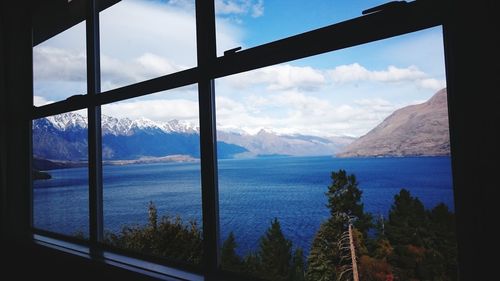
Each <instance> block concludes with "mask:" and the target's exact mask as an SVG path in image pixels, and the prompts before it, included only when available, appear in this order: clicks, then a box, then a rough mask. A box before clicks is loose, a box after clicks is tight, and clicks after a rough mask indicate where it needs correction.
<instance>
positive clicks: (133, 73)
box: [100, 0, 196, 91]
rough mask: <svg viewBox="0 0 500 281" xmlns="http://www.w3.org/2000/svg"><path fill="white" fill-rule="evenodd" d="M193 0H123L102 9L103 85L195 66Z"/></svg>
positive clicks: (106, 87) (117, 84)
mask: <svg viewBox="0 0 500 281" xmlns="http://www.w3.org/2000/svg"><path fill="white" fill-rule="evenodd" d="M195 23H196V22H195V12H194V0H187V1H134V0H124V1H119V2H118V3H117V4H115V5H113V6H111V7H109V8H108V9H106V10H104V11H102V12H101V13H100V37H101V39H100V42H101V80H102V90H103V91H107V90H111V89H114V88H118V87H122V86H126V85H129V84H133V83H136V82H141V81H144V80H148V79H151V78H156V77H159V76H162V75H166V74H170V73H173V72H177V71H180V70H184V69H187V68H190V67H194V66H196V27H195Z"/></svg>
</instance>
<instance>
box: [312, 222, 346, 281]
mask: <svg viewBox="0 0 500 281" xmlns="http://www.w3.org/2000/svg"><path fill="white" fill-rule="evenodd" d="M339 238H340V232H339V230H338V228H336V227H335V226H334V224H333V223H332V222H331V220H328V221H326V222H325V223H323V224H322V225H321V226H320V228H319V230H318V232H317V233H316V236H315V237H314V240H313V243H312V245H311V251H310V252H309V257H308V258H307V271H306V280H307V281H336V280H337V266H338V264H339V263H340V257H339V255H338V240H339Z"/></svg>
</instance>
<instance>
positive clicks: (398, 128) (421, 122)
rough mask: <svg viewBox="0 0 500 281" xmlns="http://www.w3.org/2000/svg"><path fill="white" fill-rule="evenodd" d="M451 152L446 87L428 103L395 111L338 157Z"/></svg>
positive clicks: (425, 154) (420, 154)
mask: <svg viewBox="0 0 500 281" xmlns="http://www.w3.org/2000/svg"><path fill="white" fill-rule="evenodd" d="M449 154H450V133H449V124H448V103H447V96H446V88H444V89H442V90H440V91H438V92H437V93H435V94H434V95H433V96H432V97H431V98H430V99H429V100H428V101H427V102H424V103H422V104H417V105H410V106H406V107H403V108H401V109H398V110H396V111H394V112H393V113H392V114H391V115H390V116H388V117H387V118H386V119H385V120H384V121H383V122H382V123H380V124H379V125H378V126H376V127H375V128H373V129H372V130H371V131H369V132H368V133H367V134H366V135H364V136H362V137H360V138H359V139H357V140H356V141H354V142H352V143H351V144H349V145H348V146H346V147H345V148H344V150H343V151H342V152H340V153H338V154H337V156H338V157H377V156H427V155H429V156H437V155H449Z"/></svg>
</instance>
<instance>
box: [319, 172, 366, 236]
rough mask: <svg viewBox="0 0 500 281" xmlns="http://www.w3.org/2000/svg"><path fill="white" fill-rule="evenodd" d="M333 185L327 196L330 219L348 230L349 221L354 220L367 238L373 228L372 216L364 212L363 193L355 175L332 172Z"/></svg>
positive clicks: (329, 188)
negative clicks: (369, 230)
mask: <svg viewBox="0 0 500 281" xmlns="http://www.w3.org/2000/svg"><path fill="white" fill-rule="evenodd" d="M331 179H332V184H331V185H330V186H329V187H328V191H327V192H326V193H325V195H326V196H327V197H328V204H327V207H328V208H329V209H330V217H331V218H332V219H334V220H335V222H336V223H339V224H340V225H341V227H342V228H343V229H347V225H348V224H349V222H350V221H349V220H347V219H346V218H347V217H348V218H350V219H352V221H353V222H354V225H355V227H356V228H357V229H358V230H360V231H361V232H362V233H363V235H364V236H365V237H366V234H367V231H368V229H369V228H370V227H371V220H372V218H371V215H370V214H367V213H365V212H364V205H363V203H361V195H362V194H363V192H362V191H361V190H360V189H359V187H358V182H357V180H356V176H355V175H354V174H351V175H347V173H346V171H345V170H342V169H341V170H339V171H338V172H332V174H331Z"/></svg>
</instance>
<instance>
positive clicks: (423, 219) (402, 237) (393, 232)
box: [386, 189, 427, 246]
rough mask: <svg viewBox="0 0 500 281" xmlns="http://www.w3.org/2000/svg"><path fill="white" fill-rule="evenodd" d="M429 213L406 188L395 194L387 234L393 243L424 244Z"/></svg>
mask: <svg viewBox="0 0 500 281" xmlns="http://www.w3.org/2000/svg"><path fill="white" fill-rule="evenodd" d="M426 227H427V214H426V212H425V208H424V205H423V204H422V202H420V200H419V199H418V198H415V197H412V196H411V194H410V192H409V191H408V190H406V189H401V191H400V192H399V194H397V195H395V196H394V204H393V205H392V207H391V210H390V211H389V221H388V222H387V224H386V234H387V237H388V238H389V240H390V241H391V244H393V245H408V244H412V245H415V246H422V244H423V241H424V239H423V238H424V237H423V236H424V234H425V232H426V231H427V230H426Z"/></svg>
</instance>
